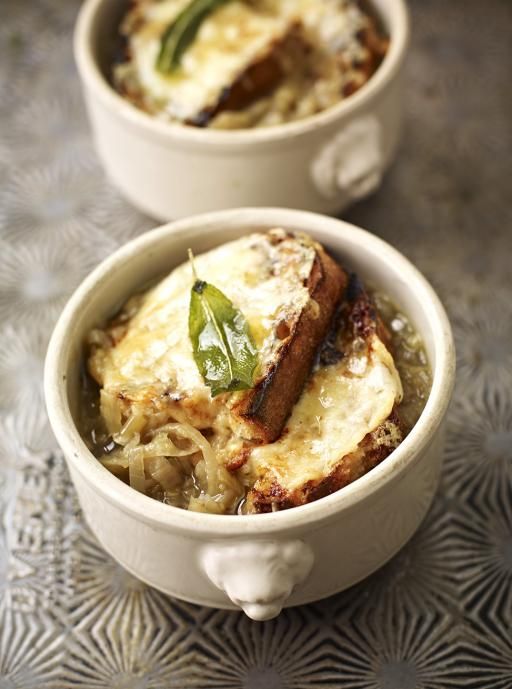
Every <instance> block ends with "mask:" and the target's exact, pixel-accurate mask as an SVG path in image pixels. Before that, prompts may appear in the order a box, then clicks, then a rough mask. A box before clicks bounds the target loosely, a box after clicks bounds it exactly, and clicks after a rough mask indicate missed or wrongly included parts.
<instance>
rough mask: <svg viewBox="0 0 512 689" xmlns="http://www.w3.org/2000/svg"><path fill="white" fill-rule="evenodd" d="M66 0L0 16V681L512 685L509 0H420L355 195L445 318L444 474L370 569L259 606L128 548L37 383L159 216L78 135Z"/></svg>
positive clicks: (252, 687) (257, 688)
mask: <svg viewBox="0 0 512 689" xmlns="http://www.w3.org/2000/svg"><path fill="white" fill-rule="evenodd" d="M79 4H80V3H79V2H78V1H77V0H38V1H37V2H35V1H34V0H32V1H31V0H3V2H2V5H1V22H0V94H1V97H0V116H1V120H0V122H1V125H0V162H1V165H0V330H1V336H0V688H1V689H14V688H18V689H52V688H55V689H68V688H70V687H82V688H84V689H85V688H87V689H100V688H102V687H105V688H108V689H168V688H169V687H179V688H181V687H198V688H199V687H200V688H202V689H204V688H205V687H217V688H224V687H225V688H226V689H228V688H233V689H236V688H238V687H240V688H242V687H243V688H246V689H278V688H285V687H286V688H288V689H305V688H306V687H307V688H308V689H309V688H310V687H324V688H334V687H336V688H338V687H343V688H346V689H445V688H447V687H474V688H475V689H510V688H511V687H512V280H511V270H510V261H511V258H510V257H511V254H512V234H511V232H512V211H511V204H510V179H511V178H512V155H511V148H512V146H511V143H512V141H511V139H512V127H511V126H510V122H511V120H512V117H511V115H512V113H511V105H512V92H511V89H510V65H511V61H512V56H511V42H510V35H511V29H512V6H511V3H510V2H507V0H465V2H464V3H462V2H461V1H460V0H459V1H453V2H450V3H448V2H446V1H445V0H411V2H410V6H411V10H412V19H413V42H412V47H411V56H410V60H409V65H408V79H407V85H406V86H407V99H406V105H407V112H406V115H407V116H406V122H405V131H404V139H403V145H402V148H401V152H400V155H399V158H398V160H397V162H396V164H395V165H394V167H393V169H392V170H391V172H390V174H389V175H388V176H387V178H386V180H385V182H384V185H383V187H382V189H381V190H380V191H379V192H378V193H377V194H376V195H375V196H374V197H373V198H372V199H370V200H368V201H365V202H363V203H361V204H359V206H357V207H355V208H353V209H352V210H351V211H350V212H349V213H348V214H347V217H348V219H349V220H352V221H353V222H355V223H356V224H359V225H362V226H363V227H366V228H368V229H370V230H372V231H374V232H376V233H377V234H379V235H381V236H382V237H384V238H385V239H386V240H388V241H389V242H391V243H392V244H394V245H396V246H397V247H398V248H399V249H400V250H402V251H403V252H404V253H405V254H406V255H408V256H409V257H410V258H411V259H412V260H413V261H415V262H416V264H417V265H418V266H419V267H420V268H421V269H422V270H423V271H424V272H425V273H426V275H427V276H428V277H429V278H430V279H431V281H432V283H433V284H434V286H435V287H436V288H437V290H438V291H439V293H440V295H441V297H442V298H443V300H444V301H445V303H446V305H447V307H448V310H449V313H450V315H451V318H452V322H453V326H454V330H455V336H456V340H457V346H458V379H457V386H456V391H455V398H454V402H453V405H452V408H451V412H450V415H449V425H448V447H447V451H446V457H445V469H444V473H443V478H442V485H441V488H440V490H439V494H438V496H437V498H436V500H435V502H434V505H433V507H432V509H431V511H430V513H429V514H428V516H427V518H426V520H425V522H424V524H423V526H422V527H421V529H420V531H419V532H418V534H417V535H416V536H415V537H414V538H413V540H412V541H411V543H410V544H409V545H408V546H407V547H406V548H404V550H403V551H402V552H401V553H400V554H399V555H398V556H397V557H395V558H394V559H393V560H392V561H391V562H390V563H389V564H388V565H387V566H386V567H384V568H383V569H382V570H381V571H379V572H378V573H376V574H375V575H374V576H372V577H370V578H369V579H368V580H366V581H364V582H362V583H361V584H359V585H357V586H355V587H354V588H352V589H350V590H349V591H346V592H344V593H342V594H340V595H337V596H335V597H333V598H329V599H327V600H325V601H322V602H320V603H317V604H314V605H309V606H305V607H302V608H296V609H291V610H287V611H286V612H284V613H283V614H282V615H281V616H280V617H279V618H278V619H276V620H273V621H270V622H266V623H254V622H251V621H250V620H248V619H247V618H246V617H244V616H243V615H241V614H238V613H232V612H226V611H216V610H211V609H206V608H200V607H196V606H193V605H189V604H186V603H181V602H178V601H175V600H172V599H170V598H168V597H166V596H164V595H162V594H160V593H158V592H156V591H154V590H151V589H149V588H147V587H146V586H144V585H143V584H142V583H140V582H139V581H137V580H135V579H134V578H133V577H131V576H130V575H129V574H127V573H126V572H124V571H123V570H122V569H121V568H120V567H119V566H118V565H117V564H115V563H114V562H113V561H112V560H111V559H109V557H108V556H107V555H106V554H105V553H104V552H103V551H102V549H101V548H100V547H99V546H98V544H97V543H96V542H95V540H94V538H93V537H92V536H91V534H90V533H89V531H88V530H87V528H86V527H85V525H84V524H83V522H82V519H81V515H80V510H79V507H78V505H77V502H76V500H75V497H74V493H73V489H72V487H71V486H70V483H69V481H68V476H67V472H66V470H65V467H64V465H63V462H62V459H61V457H60V455H59V453H58V451H57V450H56V448H55V441H54V440H53V438H52V436H51V433H50V431H49V429H48V426H47V422H46V416H45V411H44V403H43V397H42V385H41V374H42V364H43V357H44V353H45V348H46V344H47V341H48V337H49V334H50V332H51V329H52V325H53V323H54V322H55V319H56V317H57V315H58V313H59V311H60V309H61V308H62V305H63V304H64V302H65V300H66V298H67V296H68V295H69V294H70V292H71V291H72V290H73V288H74V287H75V286H76V285H77V284H78V282H79V281H80V280H81V279H82V277H83V276H84V275H85V274H86V273H87V272H88V271H89V270H90V269H91V268H92V267H93V266H94V265H95V264H96V263H97V262H98V261H99V260H101V259H102V258H103V257H104V256H106V255H108V254H109V253H110V252H111V251H112V250H114V249H115V248H116V247H117V246H119V245H120V244H121V243H123V242H124V241H126V240H127V239H129V238H130V237H132V236H135V235H136V234H138V233H140V232H142V231H144V230H146V229H149V228H150V227H151V226H152V225H153V223H152V221H150V220H149V219H148V218H145V217H143V216H141V215H140V214H138V213H137V212H136V211H134V210H133V209H132V208H131V207H130V206H129V205H128V204H127V203H125V202H124V201H123V200H122V199H121V198H120V197H119V195H118V193H117V192H116V191H115V190H114V189H112V188H111V187H110V186H109V184H108V182H107V181H106V179H105V178H104V175H103V173H102V170H101V168H100V166H99V163H98V161H97V159H96V157H95V154H94V152H93V149H92V145H91V140H90V135H89V130H88V127H87V123H86V121H85V115H84V111H83V106H82V101H81V97H80V94H79V86H78V81H77V77H76V73H75V69H74V65H73V61H72V57H71V32H72V27H73V22H74V19H75V16H76V12H77V10H78V7H79Z"/></svg>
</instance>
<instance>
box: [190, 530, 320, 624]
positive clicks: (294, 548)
mask: <svg viewBox="0 0 512 689" xmlns="http://www.w3.org/2000/svg"><path fill="white" fill-rule="evenodd" d="M313 560H314V555H313V551H312V550H311V548H310V546H309V545H307V544H306V543H304V542H303V541H299V540H288V541H285V542H283V541H263V540H255V541H229V542H226V541H217V542H215V543H212V544H209V545H207V546H205V547H204V548H203V549H202V551H201V554H200V562H201V566H202V568H203V570H204V572H205V573H206V575H207V577H208V578H209V579H210V581H211V582H212V583H213V584H215V586H217V588H219V589H221V591H225V592H226V594H227V595H228V596H229V598H230V599H231V601H232V602H233V603H234V604H235V605H237V606H238V607H240V608H242V609H243V611H244V612H245V614H246V615H247V616H248V617H250V618H251V619H253V620H269V619H271V618H272V617H276V616H277V615H279V613H280V612H281V609H282V607H283V605H284V604H285V602H286V601H287V599H288V598H289V596H290V594H291V592H292V591H293V589H294V588H295V586H296V585H297V584H299V583H301V582H302V581H304V579H305V578H306V577H307V576H308V574H309V572H310V571H311V568H312V566H313Z"/></svg>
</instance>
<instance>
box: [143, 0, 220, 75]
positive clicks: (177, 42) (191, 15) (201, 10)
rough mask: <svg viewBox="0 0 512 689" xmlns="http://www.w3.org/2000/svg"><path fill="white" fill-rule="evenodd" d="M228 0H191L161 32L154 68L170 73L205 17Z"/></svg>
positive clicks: (163, 72)
mask: <svg viewBox="0 0 512 689" xmlns="http://www.w3.org/2000/svg"><path fill="white" fill-rule="evenodd" d="M228 1H229V0H191V2H190V3H189V4H188V5H187V6H186V7H185V8H184V9H183V10H182V11H181V12H180V13H179V14H178V16H177V17H175V18H174V19H173V21H172V22H171V23H170V24H169V26H168V27H167V29H166V30H165V31H164V33H163V34H162V38H161V41H160V51H159V53H158V57H157V60H156V68H157V70H158V71H159V72H161V73H162V74H171V73H172V72H173V71H174V70H175V69H176V68H177V67H179V65H180V62H181V58H182V57H183V53H184V52H185V51H186V49H187V48H188V47H189V45H190V44H191V43H192V42H193V40H194V38H195V37H196V34H197V32H198V31H199V27H200V26H201V24H202V23H203V21H204V20H205V19H206V17H207V16H208V15H209V14H210V13H211V12H213V10H215V9H217V7H220V6H221V5H223V4H224V3H226V2H228Z"/></svg>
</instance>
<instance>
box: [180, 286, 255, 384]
mask: <svg viewBox="0 0 512 689" xmlns="http://www.w3.org/2000/svg"><path fill="white" fill-rule="evenodd" d="M188 329H189V337H190V341H191V343H192V349H193V352H194V360H195V362H196V364H197V368H198V369H199V372H200V373H201V375H202V376H203V379H204V382H205V383H206V384H207V385H208V386H209V387H210V388H211V394H212V397H215V396H216V395H218V394H220V393H221V392H231V391H234V390H247V389H249V388H252V387H253V386H254V372H255V370H256V366H257V364H258V352H257V349H256V345H255V344H254V339H253V337H252V335H251V331H250V328H249V324H248V323H247V321H246V319H245V317H244V315H243V314H242V312H241V311H240V310H239V309H237V308H236V307H235V306H234V304H233V302H231V301H230V300H229V299H228V298H227V297H226V295H225V294H223V293H222V292H221V291H220V290H219V289H217V288H216V287H214V286H213V285H210V284H209V283H207V282H205V281H204V280H199V279H197V278H196V280H195V282H194V285H193V287H192V290H191V294H190V311H189V319H188Z"/></svg>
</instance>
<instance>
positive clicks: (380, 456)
mask: <svg viewBox="0 0 512 689" xmlns="http://www.w3.org/2000/svg"><path fill="white" fill-rule="evenodd" d="M373 334H377V335H379V337H380V338H381V339H382V341H383V342H384V344H385V345H386V346H387V347H389V343H390V338H389V333H388V332H387V330H386V327H385V325H384V324H383V322H382V320H381V318H380V317H379V315H378V313H377V311H376V309H375V307H374V305H373V303H372V301H371V299H370V297H369V296H368V294H367V293H366V291H365V290H364V288H363V286H362V284H361V283H360V282H359V280H358V279H357V277H356V276H354V275H352V276H351V277H350V280H349V281H348V285H347V289H346V292H345V295H344V298H343V302H342V304H341V306H340V308H339V309H338V312H337V315H336V318H335V322H334V324H333V327H332V329H331V331H330V333H329V335H328V337H327V338H326V340H325V342H324V345H323V347H322V351H321V352H320V357H319V361H320V364H321V365H322V363H323V365H328V364H329V363H334V361H336V360H339V359H340V358H341V357H343V356H344V354H345V353H347V352H348V351H349V350H350V348H351V346H352V345H353V343H354V341H355V340H356V339H357V340H364V341H365V343H366V346H367V347H368V348H369V347H370V344H369V340H370V338H371V336H372V335H373ZM284 432H285V433H286V429H285V430H284ZM402 439H403V432H402V428H401V423H400V417H399V413H398V409H397V407H396V406H395V407H394V408H393V411H392V413H391V414H390V416H389V417H388V418H387V419H386V420H385V421H384V422H383V423H382V424H381V425H380V426H378V428H376V429H374V430H373V431H372V432H370V433H368V434H367V435H366V436H365V437H364V438H363V440H362V441H361V443H360V444H359V446H358V448H357V450H356V451H355V452H352V453H350V454H348V455H345V456H344V457H340V461H339V463H338V464H337V465H336V467H335V468H334V470H333V471H332V472H331V473H330V474H329V475H328V476H324V477H320V478H319V479H317V480H314V481H307V482H306V483H304V484H302V485H301V486H300V487H298V488H297V489H295V490H293V491H291V492H290V491H287V490H286V489H285V488H283V486H281V485H279V484H278V483H276V482H275V481H273V480H271V479H267V478H266V477H262V478H260V479H259V480H258V481H257V482H256V484H255V485H254V487H253V488H252V489H251V490H250V491H249V493H248V496H247V511H248V512H271V511H274V510H282V509H288V508H290V507H296V506H298V505H304V504H306V503H308V502H312V501H313V500H318V499H319V498H322V497H325V496H326V495H330V494H331V493H334V492H335V491H337V490H339V489H340V488H343V487H344V486H346V485H348V484H349V483H352V481H355V480H356V479H358V478H360V477H361V476H363V475H364V474H365V473H367V472H368V471H369V470H370V469H373V468H374V467H375V466H377V464H379V463H380V462H382V460H384V459H385V458H386V457H387V456H388V455H390V454H391V452H392V451H393V450H394V449H395V448H396V447H398V445H399V444H400V442H401V441H402Z"/></svg>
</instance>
